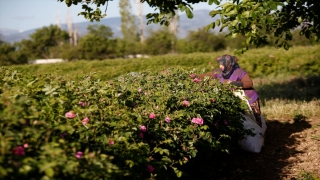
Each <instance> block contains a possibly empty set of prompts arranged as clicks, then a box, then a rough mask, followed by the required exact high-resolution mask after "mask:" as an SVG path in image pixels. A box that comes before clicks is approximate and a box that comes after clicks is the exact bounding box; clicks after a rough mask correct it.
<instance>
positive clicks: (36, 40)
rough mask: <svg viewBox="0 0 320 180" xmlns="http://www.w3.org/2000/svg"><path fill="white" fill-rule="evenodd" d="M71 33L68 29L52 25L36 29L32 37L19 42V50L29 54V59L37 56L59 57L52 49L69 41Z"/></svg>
mask: <svg viewBox="0 0 320 180" xmlns="http://www.w3.org/2000/svg"><path fill="white" fill-rule="evenodd" d="M68 39H69V35H68V32H67V31H64V30H61V29H60V28H59V27H58V26H55V25H50V26H49V27H43V28H41V29H38V30H36V32H35V33H33V34H31V35H30V39H25V40H22V41H21V42H20V43H19V50H21V51H22V52H23V53H24V54H27V55H28V59H29V60H30V59H37V58H45V59H48V58H58V57H57V55H56V54H53V53H51V52H50V49H51V48H53V47H57V46H62V45H63V44H64V43H67V42H68Z"/></svg>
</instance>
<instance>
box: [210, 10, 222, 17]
mask: <svg viewBox="0 0 320 180" xmlns="http://www.w3.org/2000/svg"><path fill="white" fill-rule="evenodd" d="M220 13H221V11H220V10H212V11H210V13H209V15H210V16H211V17H215V16H216V15H217V14H220Z"/></svg>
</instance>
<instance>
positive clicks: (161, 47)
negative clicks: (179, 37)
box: [145, 28, 174, 55]
mask: <svg viewBox="0 0 320 180" xmlns="http://www.w3.org/2000/svg"><path fill="white" fill-rule="evenodd" d="M173 36H174V35H173V34H172V33H171V32H170V31H169V30H168V28H161V29H159V30H157V31H150V33H149V36H148V37H147V39H146V41H145V45H146V49H145V53H147V54H152V55H158V54H168V53H170V52H171V50H172V49H171V43H172V39H173Z"/></svg>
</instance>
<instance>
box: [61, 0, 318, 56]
mask: <svg viewBox="0 0 320 180" xmlns="http://www.w3.org/2000/svg"><path fill="white" fill-rule="evenodd" d="M59 1H60V2H63V1H65V2H66V4H67V5H68V6H70V5H71V4H72V3H73V4H77V3H78V2H81V1H80V0H73V1H71V0H59ZM106 2H109V0H101V1H94V3H95V4H96V5H97V7H99V6H100V5H104V4H105V3H106ZM141 2H144V3H147V4H148V5H149V6H150V7H154V8H156V9H157V10H158V11H159V12H155V13H149V14H148V15H147V16H146V17H147V19H149V20H148V22H147V24H150V23H156V24H157V23H160V25H166V26H168V25H169V24H170V19H171V18H172V17H173V16H174V15H175V10H176V9H179V10H180V11H181V12H186V15H187V17H188V18H192V17H193V14H192V10H193V8H192V4H196V3H203V2H207V3H208V4H209V5H212V4H213V3H214V4H216V5H218V8H217V9H215V10H212V11H211V12H210V16H212V17H214V16H216V15H220V17H221V19H219V20H217V21H215V22H213V23H211V24H209V25H208V26H207V29H210V28H215V27H220V31H222V30H223V29H224V28H228V31H229V34H228V35H227V37H232V38H234V37H237V36H239V35H243V36H245V37H246V40H245V41H244V42H243V43H244V47H243V48H241V49H238V50H237V51H235V52H236V53H244V52H245V51H246V50H247V49H248V48H249V46H250V45H254V46H256V47H259V46H261V45H263V44H266V43H267V42H268V39H267V36H266V34H273V35H274V36H275V37H276V38H277V40H276V44H277V47H279V48H281V47H283V48H284V49H286V50H287V49H289V47H290V45H289V43H288V41H291V40H292V34H291V32H290V31H291V30H293V29H295V28H297V27H299V26H301V31H300V34H301V35H305V37H306V38H307V39H312V40H314V41H315V42H318V41H319V36H320V31H319V25H320V19H319V15H318V12H317V10H318V9H319V3H318V1H316V0H243V1H239V0H232V1H231V0H230V1H223V0H209V1H208V0H183V1H166V0H150V1H149V0H148V1H145V0H142V1H141ZM83 10H84V12H81V13H80V14H82V15H84V16H85V18H87V19H90V20H91V21H93V20H97V19H98V20H99V19H100V18H102V17H104V16H105V15H101V11H100V10H99V8H98V9H97V10H96V11H93V12H92V10H93V9H92V8H88V7H87V6H86V5H83ZM220 25H221V26H220Z"/></svg>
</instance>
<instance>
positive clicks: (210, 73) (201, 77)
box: [197, 72, 215, 80]
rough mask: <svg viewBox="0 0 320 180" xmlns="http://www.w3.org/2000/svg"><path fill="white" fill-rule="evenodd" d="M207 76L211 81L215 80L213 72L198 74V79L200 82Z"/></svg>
mask: <svg viewBox="0 0 320 180" xmlns="http://www.w3.org/2000/svg"><path fill="white" fill-rule="evenodd" d="M205 76H209V77H210V78H211V79H214V78H215V77H214V74H213V72H209V73H205V74H197V78H198V79H200V80H202V79H204V77H205Z"/></svg>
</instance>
